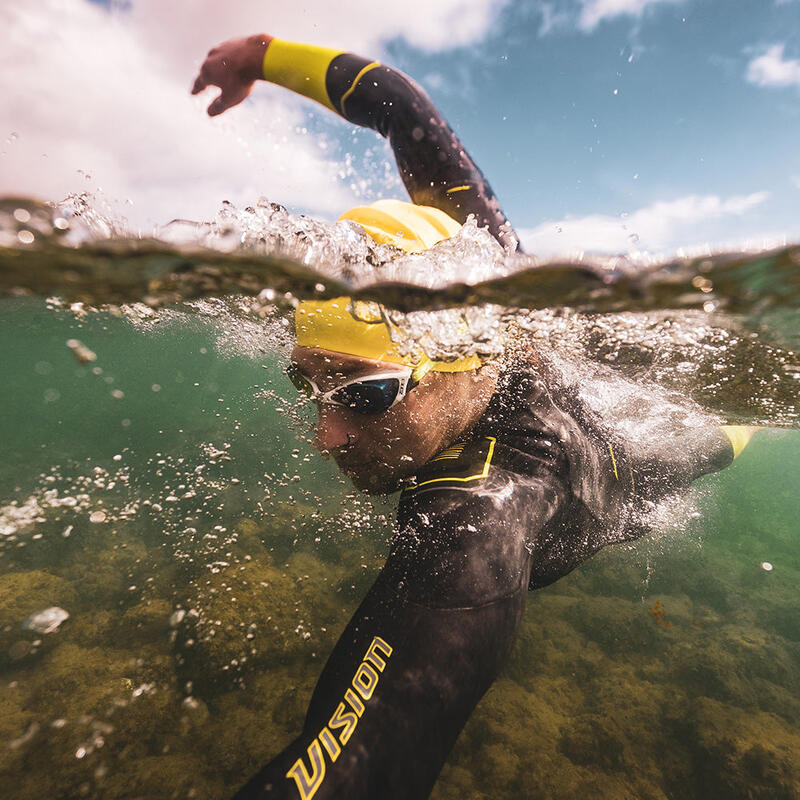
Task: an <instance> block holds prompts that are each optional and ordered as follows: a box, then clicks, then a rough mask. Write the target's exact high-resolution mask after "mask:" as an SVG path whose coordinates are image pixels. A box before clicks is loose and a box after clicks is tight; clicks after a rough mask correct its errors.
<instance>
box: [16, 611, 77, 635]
mask: <svg viewBox="0 0 800 800" xmlns="http://www.w3.org/2000/svg"><path fill="white" fill-rule="evenodd" d="M68 619H69V612H68V611H65V610H64V609H63V608H59V607H58V606H50V608H43V609H42V610H41V611H37V612H36V613H35V614H32V615H31V616H30V617H28V619H26V620H25V622H23V623H22V627H23V628H25V630H27V631H33V632H34V633H55V632H56V631H57V630H58V629H59V628H60V627H61V623H62V622H65V621H66V620H68Z"/></svg>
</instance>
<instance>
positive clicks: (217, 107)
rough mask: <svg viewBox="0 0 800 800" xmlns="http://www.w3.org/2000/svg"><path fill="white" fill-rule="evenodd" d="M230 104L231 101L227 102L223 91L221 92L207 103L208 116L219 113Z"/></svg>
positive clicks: (214, 115)
mask: <svg viewBox="0 0 800 800" xmlns="http://www.w3.org/2000/svg"><path fill="white" fill-rule="evenodd" d="M231 105H232V104H231V103H229V102H227V99H226V97H225V93H224V92H223V93H222V94H220V95H219V97H217V98H216V99H215V100H213V101H212V102H211V105H209V107H208V116H209V117H216V116H217V115H218V114H221V113H222V112H223V111H225V110H227V109H229V108H230V107H231Z"/></svg>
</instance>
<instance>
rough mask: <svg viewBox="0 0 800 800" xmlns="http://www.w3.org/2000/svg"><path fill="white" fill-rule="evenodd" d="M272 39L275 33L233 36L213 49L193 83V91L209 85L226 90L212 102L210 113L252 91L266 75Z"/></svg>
mask: <svg viewBox="0 0 800 800" xmlns="http://www.w3.org/2000/svg"><path fill="white" fill-rule="evenodd" d="M271 41H272V37H271V36H267V35H266V34H257V35H255V36H247V37H244V38H241V39H229V40H228V41H227V42H223V43H222V44H221V45H218V46H217V47H214V48H212V49H211V50H209V52H208V55H207V56H206V60H205V61H204V62H203V65H202V66H201V67H200V74H199V75H198V76H197V78H195V81H194V85H193V86H192V94H199V93H200V92H202V91H203V90H204V89H207V88H208V87H209V86H218V87H219V88H220V89H221V90H222V91H221V92H220V94H219V95H218V96H217V97H216V98H215V99H214V100H213V101H212V102H211V104H210V105H209V107H208V114H209V116H211V117H216V116H217V114H221V113H222V112H223V111H227V110H228V109H229V108H231V106H235V105H237V104H238V103H241V102H242V100H244V99H245V98H246V97H247V95H249V94H250V90H251V89H252V88H253V83H255V81H257V80H258V79H259V78H261V77H262V64H263V63H264V53H266V52H267V47H269V43H270V42H271Z"/></svg>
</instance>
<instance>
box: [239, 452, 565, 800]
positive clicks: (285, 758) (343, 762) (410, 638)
mask: <svg viewBox="0 0 800 800" xmlns="http://www.w3.org/2000/svg"><path fill="white" fill-rule="evenodd" d="M467 447H471V448H472V452H471V453H467V454H466V455H467V456H469V457H470V458H471V460H472V461H473V462H475V463H476V464H477V468H476V469H474V470H472V471H470V469H471V467H470V465H469V464H468V463H467V461H466V460H465V459H464V458H460V456H456V457H453V455H452V451H451V452H450V453H449V454H447V453H445V454H444V457H443V459H442V460H441V461H440V462H437V463H436V464H434V465H433V467H432V469H431V470H429V471H428V472H427V474H425V475H423V476H422V479H421V480H420V481H419V483H418V484H417V486H416V488H414V489H411V490H409V491H406V492H404V494H403V496H402V498H401V503H400V510H399V517H398V529H397V534H396V536H395V539H394V541H393V544H392V547H391V551H390V555H389V558H388V560H387V563H386V565H385V567H384V568H383V570H382V572H381V573H380V575H379V577H378V579H377V581H376V582H375V584H374V586H373V587H372V589H371V590H370V592H369V593H368V595H367V597H366V598H365V599H364V601H363V603H362V604H361V606H360V607H359V609H358V610H357V612H356V614H355V616H354V617H353V619H352V620H351V622H350V623H349V625H348V626H347V628H346V629H345V631H344V633H343V634H342V636H341V637H340V639H339V642H338V643H337V645H336V647H335V649H334V651H333V653H332V654H331V656H330V658H329V660H328V662H327V664H326V666H325V668H324V670H323V673H322V675H321V677H320V680H319V683H318V684H317V687H316V689H315V691H314V694H313V697H312V699H311V703H310V706H309V709H308V715H307V718H306V722H305V726H304V729H303V732H302V734H301V735H300V736H299V737H298V738H297V739H296V740H295V741H294V742H293V743H292V744H291V745H290V746H289V747H288V748H287V749H286V750H285V751H284V752H283V753H281V754H280V755H279V756H278V757H277V758H276V759H275V760H274V761H272V762H271V763H270V764H269V765H267V766H266V767H265V768H264V769H263V770H261V772H259V773H258V774H257V775H256V776H255V777H254V778H253V779H252V780H251V781H250V782H249V783H247V785H246V786H245V787H244V788H243V789H242V790H241V791H240V792H239V793H238V794H237V795H236V800H245V798H247V799H248V800H250V799H252V798H292V800H297V798H301V799H302V800H311V798H315V800H323V798H324V799H325V800H328V798H348V800H361V799H364V800H366V799H367V798H382V800H400V798H403V800H413V799H416V800H419V799H420V798H425V797H427V796H428V794H429V793H430V791H431V789H432V787H433V784H434V782H435V781H436V778H437V776H438V775H439V772H440V770H441V768H442V765H443V763H444V761H445V758H446V757H447V754H448V752H449V751H450V749H451V747H452V746H453V744H454V742H455V740H456V738H457V736H458V734H459V732H460V731H461V729H462V727H463V726H464V724H465V723H466V721H467V719H468V717H469V715H470V713H471V712H472V710H473V709H474V707H475V705H476V704H477V703H478V701H479V700H480V698H481V696H482V695H483V694H484V692H485V691H486V690H487V689H488V688H489V686H490V685H491V683H492V682H493V680H494V678H495V677H496V675H497V673H498V671H499V670H500V668H501V667H502V665H503V663H504V662H505V660H506V657H507V656H508V654H509V652H510V650H511V648H512V646H513V643H514V641H515V639H516V634H517V631H518V628H519V624H520V620H521V616H522V612H523V609H524V605H525V597H526V594H527V587H528V580H529V574H530V569H531V564H530V562H531V556H530V551H529V537H530V536H531V535H533V536H535V535H536V533H537V531H539V530H541V529H542V528H543V527H545V526H547V525H548V524H550V522H551V520H552V519H553V518H554V517H555V515H556V514H557V512H558V509H559V508H560V506H561V504H562V502H563V500H564V498H565V497H566V489H565V487H564V485H563V484H562V482H561V481H560V480H559V478H558V476H557V475H556V474H555V472H554V471H553V470H552V469H551V468H550V465H548V464H547V463H545V461H544V460H542V461H541V462H540V463H538V464H537V463H533V465H532V467H533V469H532V471H529V474H528V475H527V476H526V479H525V480H524V481H520V480H519V476H518V475H516V474H515V473H514V472H513V471H511V469H510V467H511V464H510V463H509V462H510V461H511V460H513V458H514V457H515V456H514V454H508V453H503V452H500V451H501V450H502V447H501V446H499V445H498V446H497V447H495V446H494V443H493V442H492V441H490V440H489V439H485V440H481V441H478V442H473V443H471V444H469V445H467ZM490 450H491V452H490ZM472 456H475V458H472ZM505 456H507V458H506V457H505ZM516 457H519V458H525V456H523V455H522V454H517V456H516ZM500 462H502V463H504V464H505V466H503V465H502V463H500ZM465 464H467V468H466V469H462V467H464V465H465ZM448 466H452V467H453V468H454V469H448ZM526 466H531V463H530V459H528V464H526Z"/></svg>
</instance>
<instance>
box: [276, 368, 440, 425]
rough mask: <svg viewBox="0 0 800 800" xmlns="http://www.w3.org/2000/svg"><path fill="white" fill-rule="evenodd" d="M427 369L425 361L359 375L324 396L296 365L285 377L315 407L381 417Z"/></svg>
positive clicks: (418, 380)
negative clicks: (393, 369)
mask: <svg viewBox="0 0 800 800" xmlns="http://www.w3.org/2000/svg"><path fill="white" fill-rule="evenodd" d="M431 369H433V362H432V361H431V360H430V359H425V360H424V361H423V362H422V363H421V364H420V365H418V366H416V367H413V368H412V367H407V368H406V369H404V370H402V371H400V370H395V371H393V372H376V373H374V374H372V375H360V376H359V377H357V378H353V379H352V380H349V381H345V382H344V383H341V384H339V385H338V386H335V387H334V388H333V389H330V390H329V391H327V392H323V391H321V390H320V388H319V387H318V386H317V384H316V383H314V381H312V380H311V378H309V377H308V376H306V375H304V374H303V373H302V372H301V371H300V368H299V367H298V366H297V364H294V363H290V364H289V366H288V367H286V374H287V375H288V376H289V380H290V381H291V382H292V383H293V384H294V386H295V388H296V389H297V390H298V391H300V392H302V393H303V394H305V395H306V396H307V397H310V398H311V399H312V400H315V401H316V402H318V403H327V404H329V405H334V406H344V408H348V409H350V410H351V411H355V412H356V414H382V413H383V412H384V411H388V410H389V409H390V408H391V407H392V406H395V405H397V404H398V403H399V402H400V401H401V400H402V399H403V398H404V397H405V396H406V395H407V394H408V393H409V392H410V391H411V390H412V389H413V388H414V387H415V386H416V385H417V384H418V383H419V382H420V381H421V380H422V378H423V377H424V376H425V375H426V374H427V373H428V372H429V371H430V370H431Z"/></svg>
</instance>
